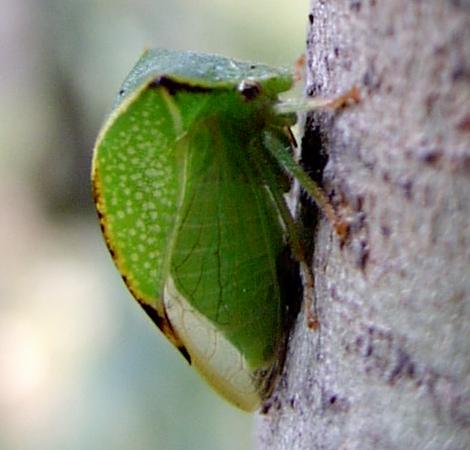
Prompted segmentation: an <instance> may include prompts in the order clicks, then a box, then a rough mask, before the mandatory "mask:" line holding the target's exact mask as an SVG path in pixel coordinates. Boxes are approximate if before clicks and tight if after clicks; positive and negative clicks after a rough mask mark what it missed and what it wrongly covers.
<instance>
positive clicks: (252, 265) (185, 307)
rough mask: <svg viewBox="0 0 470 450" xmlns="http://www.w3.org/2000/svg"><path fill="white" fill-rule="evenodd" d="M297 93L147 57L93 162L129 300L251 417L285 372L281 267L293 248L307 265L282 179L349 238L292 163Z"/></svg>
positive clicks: (281, 80) (234, 65) (183, 58)
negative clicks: (287, 100) (285, 98)
mask: <svg viewBox="0 0 470 450" xmlns="http://www.w3.org/2000/svg"><path fill="white" fill-rule="evenodd" d="M292 82H293V75H292V73H291V72H290V71H288V70H285V69H280V68H274V67H269V66H266V65H262V64H253V63H245V62H238V61H234V60H231V59H227V58H224V57H220V56H215V55H207V54H198V53H192V52H176V51H171V50H162V49H158V50H149V51H146V52H145V53H144V54H143V55H142V57H141V58H140V60H139V61H138V62H137V64H136V66H135V67H134V68H133V69H132V71H131V72H130V74H129V76H128V77H127V79H126V80H125V81H124V83H123V85H122V88H121V90H120V91H119V94H118V96H117V98H116V100H115V102H114V105H113V108H112V111H111V113H110V114H109V116H108V118H107V119H106V121H105V123H104V125H103V128H102V129H101V131H100V133H99V136H98V138H97V141H96V145H95V148H94V156H93V167H92V180H93V192H94V198H95V202H96V209H97V212H98V216H99V220H100V223H101V228H102V231H103V235H104V238H105V241H106V244H107V246H108V249H109V251H110V253H111V255H112V257H113V259H114V262H115V264H116V266H117V268H118V270H119V272H120V273H121V275H122V278H123V279H124V281H125V283H126V285H127V287H128V288H129V290H130V292H131V293H132V295H133V296H134V297H135V298H136V300H137V301H138V302H139V303H140V305H141V306H142V307H143V308H144V310H145V311H146V312H147V314H148V315H149V316H150V317H151V319H152V320H153V321H154V322H155V324H156V325H157V326H158V328H160V330H161V331H162V332H163V334H164V335H165V336H166V337H167V338H168V339H169V340H170V342H171V343H173V344H174V345H175V346H176V347H177V348H178V349H179V350H180V352H181V353H182V354H183V356H184V357H185V358H186V359H187V361H188V362H190V364H192V365H193V366H194V367H195V368H196V369H197V370H198V371H199V372H200V374H201V375H202V376H203V377H204V378H205V379H206V380H207V381H208V383H209V384H210V385H211V386H212V387H213V388H214V389H215V390H216V391H217V392H219V393H220V394H221V395H222V396H223V397H225V398H226V399H227V400H228V401H230V402H231V403H233V404H234V405H236V406H238V407H240V408H241V409H244V410H246V411H252V410H254V409H256V408H258V407H259V405H260V404H261V403H262V402H263V401H264V400H265V399H267V398H268V397H269V395H270V392H271V390H272V384H273V382H272V380H273V379H274V378H275V376H276V374H277V372H278V371H279V367H280V365H281V364H280V362H279V361H280V355H281V354H282V347H283V343H284V337H285V320H284V306H285V299H283V298H282V295H281V289H280V284H279V278H278V273H277V268H276V263H277V260H278V258H279V256H280V254H281V251H282V249H283V247H284V245H285V243H286V242H289V243H290V244H291V247H292V250H293V254H294V256H295V257H296V258H298V259H300V260H301V259H302V251H301V247H302V246H301V244H300V242H299V238H298V235H297V233H296V227H295V224H294V218H293V217H292V216H291V215H290V212H289V210H288V208H287V206H286V204H285V201H284V188H283V186H284V185H283V183H282V182H281V181H280V180H282V179H283V178H284V176H285V174H284V172H286V171H287V172H288V173H290V174H291V175H292V176H294V177H296V178H297V179H298V180H299V182H300V183H301V185H302V186H303V187H304V188H305V190H306V191H307V192H308V193H309V194H310V195H311V196H312V198H313V199H314V200H315V201H316V202H317V203H318V204H319V206H320V208H321V209H322V210H323V211H324V213H325V215H326V216H327V217H328V219H329V220H330V221H331V222H332V224H333V226H334V227H335V228H337V229H338V228H339V224H340V221H339V220H338V219H337V216H336V214H335V212H334V210H333V209H332V207H331V206H330V203H329V202H328V199H327V198H326V197H325V195H324V194H323V193H322V191H321V190H320V189H318V187H317V186H316V184H315V183H314V182H313V181H312V180H311V179H310V178H309V177H308V176H307V175H306V174H305V172H303V170H302V168H301V167H300V166H299V165H298V164H297V163H296V162H295V161H294V160H293V158H292V156H291V154H290V152H289V131H288V127H289V126H291V125H293V124H294V123H295V115H294V114H292V108H289V107H288V106H283V105H282V104H280V103H279V101H278V95H279V94H280V93H281V92H284V91H286V90H288V89H289V88H290V87H291V85H292ZM290 106H292V105H290ZM283 108H284V109H283Z"/></svg>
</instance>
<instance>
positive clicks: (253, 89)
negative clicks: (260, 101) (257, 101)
mask: <svg viewBox="0 0 470 450" xmlns="http://www.w3.org/2000/svg"><path fill="white" fill-rule="evenodd" d="M237 89H238V92H240V94H241V95H243V97H245V100H253V99H254V98H256V97H258V95H259V94H260V93H261V86H260V84H259V83H258V82H257V81H255V80H249V79H248V80H243V81H241V82H240V84H239V85H238V88H237Z"/></svg>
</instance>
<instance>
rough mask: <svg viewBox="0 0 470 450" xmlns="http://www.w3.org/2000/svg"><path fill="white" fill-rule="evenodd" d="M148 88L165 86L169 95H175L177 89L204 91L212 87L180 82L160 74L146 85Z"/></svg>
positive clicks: (195, 91) (208, 90)
mask: <svg viewBox="0 0 470 450" xmlns="http://www.w3.org/2000/svg"><path fill="white" fill-rule="evenodd" d="M148 87H149V89H158V88H160V87H163V88H165V89H166V90H167V91H168V93H169V94H170V95H175V94H176V93H177V92H178V91H185V92H194V93H198V92H199V93H204V92H211V91H212V90H213V89H212V88H207V87H204V86H194V85H192V84H190V83H182V82H179V81H176V80H173V79H172V78H170V77H168V76H166V75H161V76H159V77H157V78H155V80H153V81H151V82H150V83H149V85H148Z"/></svg>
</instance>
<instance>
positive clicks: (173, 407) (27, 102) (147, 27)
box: [0, 0, 308, 450]
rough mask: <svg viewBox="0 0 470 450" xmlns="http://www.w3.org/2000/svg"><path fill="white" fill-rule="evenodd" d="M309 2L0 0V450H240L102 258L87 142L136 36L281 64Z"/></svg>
mask: <svg viewBox="0 0 470 450" xmlns="http://www.w3.org/2000/svg"><path fill="white" fill-rule="evenodd" d="M307 3H308V0H295V1H291V0H281V1H274V2H273V1H272V0H271V1H270V0H258V1H253V0H217V1H210V0H197V1H196V0H154V1H151V0H134V1H125V0H82V1H79V0H0V9H1V11H2V13H1V14H0V55H1V59H0V93H1V101H0V207H1V213H0V250H1V253H2V255H3V257H2V263H1V271H0V417H1V420H0V448H1V449H2V450H29V449H31V450H32V449H34V450H42V449H47V450H56V449H61V450H62V449H64V450H65V449H66V450H73V449H77V450H78V449H80V450H82V449H87V450H92V449H100V450H103V449H112V450H117V449H119V450H121V449H122V450H124V449H133V450H134V449H139V450H140V449H152V450H159V449H168V450H180V449H181V450H183V449H188V450H189V449H204V450H211V449H214V450H215V449H216V450H224V449H237V450H240V449H249V448H252V446H253V436H252V421H253V417H254V416H253V415H248V414H245V413H242V412H239V411H237V410H236V409H234V408H233V407H231V406H230V405H228V404H226V403H225V401H224V400H221V399H219V398H218V397H217V396H216V395H215V394H214V393H213V392H212V391H211V390H210V388H208V387H207V386H206V385H205V384H204V383H203V382H202V381H201V380H200V379H199V377H198V376H197V374H195V373H193V371H192V369H191V368H189V367H188V366H187V365H186V362H185V361H184V360H183V359H182V358H181V356H180V355H179V354H178V352H176V351H175V350H174V349H173V348H172V347H171V346H170V345H169V344H168V343H167V342H166V340H165V339H164V338H163V337H162V336H161V335H160V334H159V332H158V331H157V330H156V328H155V327H154V326H153V324H152V323H151V322H150V320H148V319H147V318H146V316H145V314H144V313H143V312H142V311H141V310H140V308H138V307H137V306H136V305H135V303H134V302H133V301H132V299H131V297H130V295H129V294H128V292H127V290H126V289H125V287H124V285H123V283H122V281H121V279H120V276H119V274H118V273H117V271H116V270H115V269H114V266H113V265H112V262H111V258H110V257H109V255H108V253H107V251H106V249H105V247H104V244H103V241H102V238H101V235H100V232H99V227H98V224H97V221H96V217H95V212H94V208H93V205H92V202H91V196H90V183H89V166H90V158H91V149H92V146H93V141H94V138H95V136H96V134H97V132H98V129H99V127H100V125H101V123H102V120H103V118H104V116H105V114H106V112H107V111H108V109H109V107H110V105H111V102H112V100H113V97H114V95H115V93H116V92H117V90H118V88H119V85H120V83H121V81H122V80H123V78H124V77H125V75H126V74H127V72H128V71H129V70H130V68H131V67H132V65H133V64H134V63H135V61H136V60H137V58H138V56H139V55H140V53H141V51H142V50H143V48H145V47H152V46H159V47H169V48H176V49H191V50H197V51H204V52H215V53H221V54H224V55H227V56H232V57H236V58H242V59H248V60H254V61H261V62H268V63H273V64H276V65H279V64H283V65H293V62H294V61H295V59H296V58H297V57H298V56H299V55H300V54H301V53H302V52H303V49H304V40H305V36H304V35H305V27H306V16H307V7H308V4H307Z"/></svg>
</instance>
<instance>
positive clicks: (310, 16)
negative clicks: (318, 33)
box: [308, 14, 315, 25]
mask: <svg viewBox="0 0 470 450" xmlns="http://www.w3.org/2000/svg"><path fill="white" fill-rule="evenodd" d="M314 20H315V16H314V15H313V14H309V15H308V21H309V22H310V25H313V21H314Z"/></svg>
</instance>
